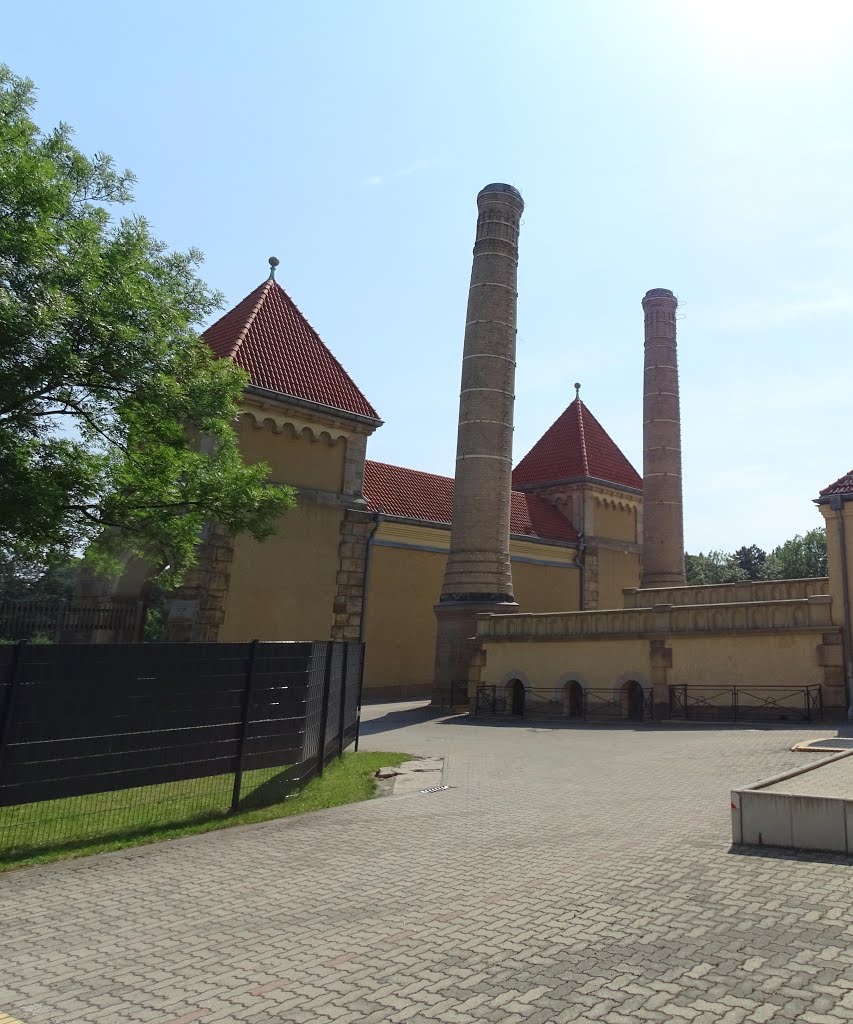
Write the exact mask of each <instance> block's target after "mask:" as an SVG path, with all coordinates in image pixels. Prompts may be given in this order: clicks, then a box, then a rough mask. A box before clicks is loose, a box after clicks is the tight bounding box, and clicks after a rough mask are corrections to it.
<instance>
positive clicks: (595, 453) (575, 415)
mask: <svg viewBox="0 0 853 1024" xmlns="http://www.w3.org/2000/svg"><path fill="white" fill-rule="evenodd" d="M588 478H589V479H594V480H602V481H604V482H606V483H610V484H615V485H616V486H617V487H631V488H633V489H635V490H640V489H642V486H643V481H642V479H641V477H640V474H639V473H638V472H637V471H636V469H634V467H633V466H632V465H631V463H630V462H629V461H628V460H627V459H626V458H625V456H624V455H623V454H622V452H621V451H620V450H619V448H618V447H617V446H616V443H615V442H614V441H613V440H612V438H611V437H610V435H609V434H608V433H607V431H606V430H605V429H604V427H602V425H601V424H600V423H599V422H598V420H597V419H596V418H595V417H594V416H593V415H592V413H591V412H590V411H589V409H587V407H586V406H585V405H584V403H583V402H582V401H581V400H580V398H579V397H578V398H575V400H574V401H573V402H572V404H571V405H570V406H569V407H568V409H566V411H565V412H564V413H563V414H562V416H560V418H559V419H558V420H557V421H556V422H555V423H554V424H552V426H551V427H549V428H548V430H546V431H545V433H544V434H543V435H542V437H540V438H539V440H538V441H537V442H536V444H535V445H534V446H533V447H532V448H531V449H530V451H529V452H528V453H527V454H526V455H525V456H524V458H523V459H522V460H521V462H519V464H518V465H517V466H516V467H515V469H514V470H513V473H512V486H513V487H516V488H528V487H534V486H536V485H540V486H541V485H543V484H549V483H558V482H561V481H564V480H578V479H588Z"/></svg>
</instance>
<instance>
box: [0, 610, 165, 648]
mask: <svg viewBox="0 0 853 1024" xmlns="http://www.w3.org/2000/svg"><path fill="white" fill-rule="evenodd" d="M144 619H145V606H144V605H143V604H142V603H141V602H139V601H118V600H109V601H85V602H81V601H0V641H6V642H7V643H8V642H10V641H17V640H33V641H35V642H41V643H88V642H91V641H93V640H97V641H110V642H116V643H132V642H134V641H137V640H141V639H142V629H143V623H144Z"/></svg>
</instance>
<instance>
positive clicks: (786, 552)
mask: <svg viewBox="0 0 853 1024" xmlns="http://www.w3.org/2000/svg"><path fill="white" fill-rule="evenodd" d="M828 572H829V568H828V565H827V558H826V530H825V529H824V528H823V527H822V526H821V527H817V528H815V529H814V530H809V532H808V533H806V534H804V535H801V534H799V533H798V534H797V536H796V537H792V538H791V540H786V541H785V543H784V544H780V545H779V547H777V548H774V549H773V550H772V551H771V552H770V554H769V555H768V556H767V562H766V563H765V578H766V579H771V580H798V579H808V578H809V577H813V576H826V575H827V573H828Z"/></svg>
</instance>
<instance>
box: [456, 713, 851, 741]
mask: <svg viewBox="0 0 853 1024" xmlns="http://www.w3.org/2000/svg"><path fill="white" fill-rule="evenodd" d="M442 724H444V725H466V726H477V727H480V728H486V729H533V730H537V731H539V730H542V729H548V730H554V731H567V730H568V731H570V732H573V731H577V730H583V731H587V732H592V731H600V730H602V729H607V730H611V729H622V730H630V731H632V732H670V733H671V732H697V731H701V732H723V731H725V732H759V731H760V732H774V731H775V732H779V731H784V732H790V731H791V730H792V729H803V730H809V731H812V730H814V731H818V732H819V731H821V729H822V728H823V727H822V726H821V723H820V722H677V723H670V722H631V721H624V720H619V719H614V720H613V721H612V722H570V721H563V720H560V719H549V718H542V719H536V718H514V717H512V716H511V715H506V716H495V717H492V716H487V715H483V716H482V717H480V716H477V715H468V714H464V713H463V714H457V715H455V716H453V717H447V718H446V720H445V721H444V722H443V723H442ZM833 733H834V727H832V726H828V727H826V736H827V738H829V737H831V736H832V735H833Z"/></svg>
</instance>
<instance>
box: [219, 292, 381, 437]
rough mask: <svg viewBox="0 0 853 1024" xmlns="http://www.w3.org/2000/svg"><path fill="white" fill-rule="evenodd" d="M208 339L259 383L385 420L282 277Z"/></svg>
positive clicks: (242, 305)
mask: <svg viewBox="0 0 853 1024" xmlns="http://www.w3.org/2000/svg"><path fill="white" fill-rule="evenodd" d="M202 337H203V338H204V339H205V340H206V341H207V343H208V345H210V347H211V348H212V349H213V351H214V353H215V354H216V355H217V356H219V357H221V358H223V357H224V358H228V359H233V360H234V362H235V363H236V364H237V365H238V366H241V367H242V368H243V369H244V370H245V371H246V372H247V373H248V374H249V377H250V379H251V381H252V383H253V384H254V385H255V387H259V388H266V389H267V390H268V391H276V392H278V393H279V394H281V395H289V396H290V397H292V398H302V399H306V400H307V401H309V402H316V403H317V404H318V405H325V406H330V407H331V408H333V409H342V410H344V411H345V412H351V413H356V414H357V415H359V416H369V417H371V418H372V419H378V418H379V417H378V416H377V414H376V410H375V409H374V408H373V406H372V405H371V404H370V402H368V400H367V399H366V398H365V397H364V395H363V394H362V393H361V391H359V389H358V388H357V387H356V385H355V384H354V383H353V380H352V378H351V377H350V376H349V374H348V373H347V372H346V370H345V369H344V368H343V366H341V364H340V363H339V362H338V361H337V359H335V357H334V356H333V355H332V353H331V352H330V351H329V350H328V349H327V348H326V346H325V345H324V344H323V342H322V341H321V340H320V337H319V335H318V334H317V332H316V331H315V330H314V328H313V327H312V326H311V324H309V323H308V321H307V320H306V319H305V317H304V316H303V315H302V313H300V312H299V310H298V309H297V308H296V305H295V303H294V302H293V300H292V299H291V298H290V296H289V295H288V294H287V292H286V291H285V290H284V289H283V288H282V287H281V285H280V284H278V283H277V282H276V281H273V280H267V281H264V283H263V284H262V285H260V287H258V288H256V289H255V290H254V291H253V292H251V294H249V295H247V296H246V298H245V299H243V301H242V302H238V303H237V305H236V306H235V307H234V308H233V309H232V310H230V311H229V312H228V313H226V314H225V316H223V317H221V318H220V319H219V320H217V321H216V323H215V324H211V326H210V327H208V328H207V330H206V331H205V332H204V333H203V335H202Z"/></svg>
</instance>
